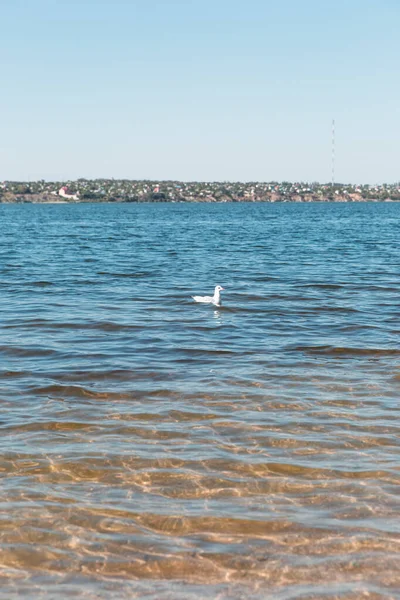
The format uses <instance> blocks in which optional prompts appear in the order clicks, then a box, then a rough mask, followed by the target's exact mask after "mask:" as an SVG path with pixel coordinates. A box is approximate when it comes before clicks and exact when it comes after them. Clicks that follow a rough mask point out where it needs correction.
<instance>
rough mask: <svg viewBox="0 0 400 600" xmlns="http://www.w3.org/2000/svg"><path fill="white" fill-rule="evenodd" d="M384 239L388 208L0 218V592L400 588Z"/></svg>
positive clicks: (83, 594)
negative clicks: (211, 301)
mask: <svg viewBox="0 0 400 600" xmlns="http://www.w3.org/2000/svg"><path fill="white" fill-rule="evenodd" d="M399 239H400V204H391V203H382V204H195V205H187V204H142V205H140V204H89V205H83V204H82V205H67V204H60V205H0V300H1V303H0V310H1V315H0V368H1V370H0V403H1V408H2V411H1V415H2V416H1V419H0V426H1V437H0V443H1V450H0V474H1V478H2V481H1V487H0V515H1V517H0V518H1V529H0V598H4V599H6V598H7V599H8V598H11V597H14V596H15V595H17V596H19V595H20V596H21V597H24V598H30V597H32V598H55V597H57V598H69V597H74V598H93V599H99V598H100V599H103V598H104V599H106V598H107V599H108V598H110V597H115V598H116V597H118V598H154V599H159V598H163V599H164V598H171V599H174V600H175V599H180V598H182V599H185V600H186V599H191V598H196V599H197V598H217V597H218V598H221V599H228V598H229V599H232V600H237V599H242V598H248V597H253V598H254V599H258V598H260V599H266V598H267V599H268V598H271V599H272V598H273V599H275V598H278V599H292V598H302V599H304V598H318V599H319V598H322V597H323V598H324V599H327V598H329V599H333V598H341V599H342V598H346V599H350V598H351V599H354V598H362V597H370V598H374V599H375V598H394V597H400V596H397V595H396V594H400V576H399V575H398V564H399V559H400V545H399V544H400V525H399V510H400V505H399V504H400V503H399V493H400V485H399V484H400V443H399V432H400V431H399V425H398V417H399V397H400V365H399V360H400V345H399V339H400V325H399V317H400V308H399V291H400V286H399V267H400V251H399V243H398V240H399ZM217 284H220V285H222V286H223V287H224V288H225V291H224V292H223V296H222V298H223V305H222V307H221V308H216V307H214V306H208V305H201V304H196V303H194V302H193V301H192V300H191V295H193V294H201V295H205V294H207V295H209V294H212V292H213V289H214V286H215V285H217ZM368 594H369V595H368Z"/></svg>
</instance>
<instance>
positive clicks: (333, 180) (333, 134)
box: [332, 119, 335, 187]
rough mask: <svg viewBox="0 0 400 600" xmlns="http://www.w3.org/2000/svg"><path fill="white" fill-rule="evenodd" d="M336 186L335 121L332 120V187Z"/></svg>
mask: <svg viewBox="0 0 400 600" xmlns="http://www.w3.org/2000/svg"><path fill="white" fill-rule="evenodd" d="M334 185H335V119H332V187H333V186H334Z"/></svg>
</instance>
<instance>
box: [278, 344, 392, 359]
mask: <svg viewBox="0 0 400 600" xmlns="http://www.w3.org/2000/svg"><path fill="white" fill-rule="evenodd" d="M288 349H289V350H290V351H293V352H305V353H306V354H324V355H327V356H338V355H341V356H350V357H357V356H400V350H399V349H396V348H351V347H346V346H289V347H288Z"/></svg>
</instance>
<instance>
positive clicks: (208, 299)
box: [192, 285, 224, 306]
mask: <svg viewBox="0 0 400 600" xmlns="http://www.w3.org/2000/svg"><path fill="white" fill-rule="evenodd" d="M223 289H224V288H223V287H221V286H220V285H216V286H215V290H214V296H192V298H193V300H194V301H195V302H204V304H215V306H221V294H220V292H222V290H223Z"/></svg>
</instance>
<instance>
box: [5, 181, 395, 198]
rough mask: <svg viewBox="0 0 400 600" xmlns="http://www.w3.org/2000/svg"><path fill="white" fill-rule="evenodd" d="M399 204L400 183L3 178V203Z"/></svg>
mask: <svg viewBox="0 0 400 600" xmlns="http://www.w3.org/2000/svg"><path fill="white" fill-rule="evenodd" d="M383 201H386V202H396V201H400V183H395V184H380V185H354V184H341V183H337V184H320V183H316V182H314V183H304V182H301V183H291V182H280V183H279V182H275V181H271V182H182V181H160V182H155V181H149V180H128V179H78V180H75V181H70V180H68V181H55V182H46V181H44V180H40V181H28V182H21V181H4V182H3V183H1V184H0V203H3V204H7V203H66V202H68V203H78V202H117V203H118V202H383Z"/></svg>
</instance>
